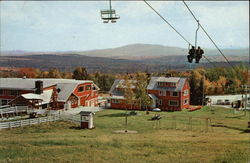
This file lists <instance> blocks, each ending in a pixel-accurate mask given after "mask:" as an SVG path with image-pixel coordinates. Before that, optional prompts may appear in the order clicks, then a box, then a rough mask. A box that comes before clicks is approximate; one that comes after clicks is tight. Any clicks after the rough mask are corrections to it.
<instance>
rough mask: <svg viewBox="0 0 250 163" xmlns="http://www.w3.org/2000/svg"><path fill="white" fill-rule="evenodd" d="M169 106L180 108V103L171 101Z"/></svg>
mask: <svg viewBox="0 0 250 163" xmlns="http://www.w3.org/2000/svg"><path fill="white" fill-rule="evenodd" d="M168 105H169V106H179V101H177V100H169V101H168Z"/></svg>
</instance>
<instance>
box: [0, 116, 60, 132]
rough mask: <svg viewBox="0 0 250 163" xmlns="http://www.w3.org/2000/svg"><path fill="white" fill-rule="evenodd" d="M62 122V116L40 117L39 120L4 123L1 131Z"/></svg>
mask: <svg viewBox="0 0 250 163" xmlns="http://www.w3.org/2000/svg"><path fill="white" fill-rule="evenodd" d="M57 120H60V115H53V116H47V117H39V118H33V119H25V120H19V121H11V122H2V123H0V130H1V129H6V128H15V127H22V126H29V125H34V124H39V123H44V122H52V121H57Z"/></svg>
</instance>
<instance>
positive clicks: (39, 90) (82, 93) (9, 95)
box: [0, 78, 99, 110]
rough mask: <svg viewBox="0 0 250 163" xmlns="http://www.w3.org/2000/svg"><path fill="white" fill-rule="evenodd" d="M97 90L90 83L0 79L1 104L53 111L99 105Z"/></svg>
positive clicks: (71, 80) (69, 80)
mask: <svg viewBox="0 0 250 163" xmlns="http://www.w3.org/2000/svg"><path fill="white" fill-rule="evenodd" d="M98 89H99V88H98V87H97V86H96V85H95V84H94V83H93V81H90V80H74V79H32V78H0V105H7V104H11V105H27V106H29V107H30V108H33V109H35V108H36V109H51V110H58V109H66V110H67V109H71V108H76V107H78V106H97V105H98V101H97V99H98Z"/></svg>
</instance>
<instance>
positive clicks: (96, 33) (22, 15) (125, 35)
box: [0, 1, 249, 51]
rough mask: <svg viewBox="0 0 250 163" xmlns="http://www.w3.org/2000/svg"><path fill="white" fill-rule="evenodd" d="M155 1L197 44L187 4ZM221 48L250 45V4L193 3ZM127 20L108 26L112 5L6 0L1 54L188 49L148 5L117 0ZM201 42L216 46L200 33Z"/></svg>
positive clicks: (3, 5)
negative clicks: (104, 16)
mask: <svg viewBox="0 0 250 163" xmlns="http://www.w3.org/2000/svg"><path fill="white" fill-rule="evenodd" d="M149 3H150V4H151V5H152V6H153V7H154V8H155V9H156V10H157V11H158V12H160V13H161V14H162V15H163V16H164V17H165V18H166V19H167V20H168V21H169V22H170V23H171V24H172V25H173V26H174V27H175V28H176V29H177V30H178V31H179V32H180V33H182V34H183V35H184V36H185V37H186V38H187V39H188V40H189V41H190V42H191V43H194V36H195V30H196V28H197V23H196V22H195V21H194V19H193V18H192V16H191V15H190V13H189V12H188V10H187V9H186V8H185V6H184V4H183V3H182V2H181V1H157V2H152V1H149ZM186 3H187V4H188V5H189V7H190V8H191V9H192V10H193V12H194V14H195V15H196V17H197V18H198V19H199V20H200V23H201V24H202V25H203V27H204V28H205V29H206V30H207V32H208V33H209V34H210V35H211V37H212V38H213V39H214V40H215V42H216V43H217V44H218V46H219V47H220V48H246V47H248V46H249V9H248V5H249V4H248V3H249V2H247V1H239V2H237V1H231V2H230V1H219V2H216V1H187V2H186ZM112 5H113V8H115V9H116V11H117V14H118V15H120V17H121V19H119V20H118V21H117V23H114V24H111V23H108V24H104V23H102V20H101V18H100V9H105V8H108V1H99V2H98V1H73V2H70V1H2V2H0V7H1V31H0V32H1V51H9V50H25V51H84V50H92V49H103V48H115V47H119V46H123V45H127V44H134V43H147V44H161V45H166V46H177V47H184V48H185V47H187V46H188V45H187V43H186V42H185V41H184V40H182V38H181V37H180V36H179V35H177V33H175V32H174V31H173V29H171V28H170V27H169V26H168V25H167V24H165V23H164V22H163V21H162V20H161V19H160V18H159V17H158V16H157V15H156V14H155V13H154V12H153V11H152V10H151V9H150V8H149V7H148V6H147V5H146V4H145V3H144V2H143V1H114V2H112ZM198 44H199V45H200V46H201V47H204V48H214V46H213V44H212V43H211V42H210V41H209V40H208V38H207V37H206V36H205V34H204V33H203V32H202V31H201V30H200V31H199V35H198Z"/></svg>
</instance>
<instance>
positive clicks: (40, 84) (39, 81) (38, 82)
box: [35, 80, 43, 94]
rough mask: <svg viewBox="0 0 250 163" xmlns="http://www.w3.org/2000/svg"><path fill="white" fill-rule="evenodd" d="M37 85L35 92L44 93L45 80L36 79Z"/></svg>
mask: <svg viewBox="0 0 250 163" xmlns="http://www.w3.org/2000/svg"><path fill="white" fill-rule="evenodd" d="M35 86H36V87H35V88H36V90H35V93H36V94H42V93H43V81H41V80H38V81H36V82H35Z"/></svg>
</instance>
